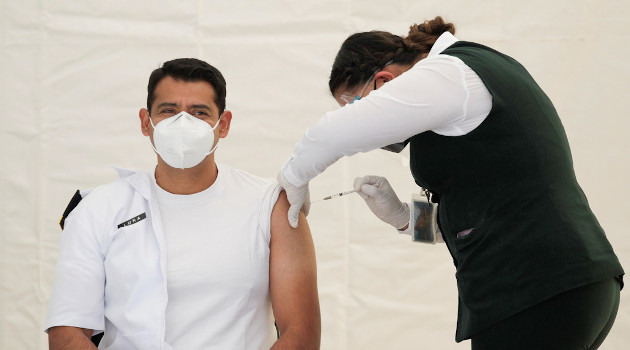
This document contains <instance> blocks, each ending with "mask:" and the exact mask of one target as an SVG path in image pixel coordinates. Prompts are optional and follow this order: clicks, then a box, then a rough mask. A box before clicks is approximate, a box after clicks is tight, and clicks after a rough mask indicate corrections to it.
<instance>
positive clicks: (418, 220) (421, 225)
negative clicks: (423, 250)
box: [412, 193, 442, 244]
mask: <svg viewBox="0 0 630 350" xmlns="http://www.w3.org/2000/svg"><path fill="white" fill-rule="evenodd" d="M412 203H413V215H414V222H415V224H414V229H413V235H412V240H413V241H414V242H422V243H430V244H435V243H437V242H438V241H440V240H441V238H442V235H441V234H440V230H439V228H438V225H437V204H435V203H431V202H429V200H428V198H427V196H426V194H424V193H421V194H414V195H413V196H412Z"/></svg>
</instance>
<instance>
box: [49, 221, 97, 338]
mask: <svg viewBox="0 0 630 350" xmlns="http://www.w3.org/2000/svg"><path fill="white" fill-rule="evenodd" d="M75 211H77V210H75ZM76 214H78V213H73V215H72V216H71V217H69V218H68V220H67V221H66V225H65V228H64V231H63V232H62V233H61V242H60V244H59V254H58V261H57V271H56V275H55V284H54V287H53V291H52V296H51V300H50V305H49V312H48V320H47V323H46V327H47V328H49V327H54V326H73V327H80V328H86V329H95V330H103V328H104V289H105V271H104V265H103V255H102V253H101V250H100V245H99V243H98V242H97V239H96V237H95V233H94V232H93V231H94V228H93V223H88V222H85V221H83V220H81V218H79V217H77V216H79V215H76Z"/></svg>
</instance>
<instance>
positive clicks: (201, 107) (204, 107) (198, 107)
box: [190, 104, 212, 110]
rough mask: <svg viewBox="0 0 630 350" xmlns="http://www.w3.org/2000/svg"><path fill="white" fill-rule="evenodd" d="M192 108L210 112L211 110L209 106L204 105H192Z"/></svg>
mask: <svg viewBox="0 0 630 350" xmlns="http://www.w3.org/2000/svg"><path fill="white" fill-rule="evenodd" d="M190 107H192V108H197V109H207V110H212V108H210V106H208V105H204V104H200V105H192V106H190Z"/></svg>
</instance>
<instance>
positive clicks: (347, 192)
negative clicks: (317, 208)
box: [311, 190, 357, 203]
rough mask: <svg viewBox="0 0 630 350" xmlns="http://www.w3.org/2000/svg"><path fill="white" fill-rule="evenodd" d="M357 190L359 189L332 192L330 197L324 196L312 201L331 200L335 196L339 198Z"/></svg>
mask: <svg viewBox="0 0 630 350" xmlns="http://www.w3.org/2000/svg"><path fill="white" fill-rule="evenodd" d="M356 191H357V190H352V191H346V192H339V193H335V194H331V195H330V196H328V197H324V198H322V199H318V200H316V201H313V202H311V203H316V202H320V201H327V200H329V199H333V198H337V197H341V196H345V195H347V194H350V193H354V192H356Z"/></svg>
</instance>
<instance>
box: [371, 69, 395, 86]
mask: <svg viewBox="0 0 630 350" xmlns="http://www.w3.org/2000/svg"><path fill="white" fill-rule="evenodd" d="M394 78H396V76H395V75H394V74H393V73H392V72H388V71H386V70H382V71H380V72H378V73H376V75H374V81H376V85H377V86H378V87H381V86H383V84H385V83H387V82H388V81H390V80H392V79H394Z"/></svg>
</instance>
